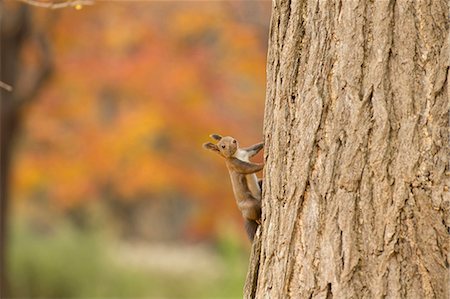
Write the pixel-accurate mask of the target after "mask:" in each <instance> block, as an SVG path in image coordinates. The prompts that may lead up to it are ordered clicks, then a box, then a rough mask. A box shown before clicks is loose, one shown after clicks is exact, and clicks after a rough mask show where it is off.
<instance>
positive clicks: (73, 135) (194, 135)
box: [13, 2, 270, 238]
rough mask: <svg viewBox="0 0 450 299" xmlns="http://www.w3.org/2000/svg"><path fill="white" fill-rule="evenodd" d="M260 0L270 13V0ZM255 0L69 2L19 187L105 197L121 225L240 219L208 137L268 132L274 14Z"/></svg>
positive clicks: (28, 137) (181, 231) (207, 226)
mask: <svg viewBox="0 0 450 299" xmlns="http://www.w3.org/2000/svg"><path fill="white" fill-rule="evenodd" d="M229 5H231V6H230V7H232V8H233V9H232V10H231V9H230V10H228V9H224V8H227V7H228V6H229ZM254 5H257V6H261V7H262V8H261V9H260V10H257V12H256V13H257V14H258V15H259V16H260V18H261V19H264V18H265V19H266V20H267V19H268V18H267V16H268V14H269V8H270V7H269V3H268V2H264V3H255V4H254ZM246 7H247V4H246V5H244V3H243V4H242V6H241V5H239V4H238V3H232V4H230V3H226V2H225V3H214V2H212V3H207V4H205V3H192V2H189V3H183V2H171V3H157V4H155V3H126V4H124V3H114V2H113V3H110V2H98V3H96V4H95V5H94V6H90V7H87V8H86V9H82V10H79V11H77V13H73V11H71V10H63V11H60V14H59V17H58V19H57V20H56V21H55V22H54V24H53V26H52V28H50V29H49V30H48V33H49V35H50V37H51V41H52V49H53V50H54V53H55V55H54V57H55V68H54V72H55V76H53V77H52V79H51V80H50V81H49V84H48V86H47V87H46V88H45V89H44V90H43V92H42V93H41V94H40V96H39V99H38V100H37V101H36V102H35V104H34V105H32V106H31V107H30V108H29V109H27V111H26V119H25V130H24V135H23V136H24V137H23V138H22V142H21V145H22V146H21V147H20V149H19V150H18V151H17V153H16V160H15V167H14V173H15V175H14V180H13V189H14V194H15V197H16V198H24V199H26V198H36V197H41V198H44V199H45V201H48V203H49V205H51V207H52V208H55V209H58V210H60V211H67V210H70V209H80V208H81V209H82V208H83V207H84V206H87V205H88V204H89V203H90V202H96V201H97V202H98V201H102V202H104V203H106V204H107V206H108V207H111V209H112V211H115V212H114V213H117V216H118V217H116V218H115V219H117V220H118V221H121V222H123V223H122V224H123V225H136V226H138V225H144V224H143V223H141V222H139V221H129V219H136V217H137V216H136V215H137V214H139V215H141V216H139V218H144V219H149V218H150V217H153V216H151V215H148V217H147V218H146V217H144V216H142V213H143V211H150V210H152V211H153V212H152V215H154V214H153V213H154V210H155V209H161V213H159V214H158V213H156V214H157V215H158V216H159V217H161V218H162V219H170V218H168V217H169V214H167V212H166V211H171V213H172V214H170V217H173V219H177V221H181V220H182V222H183V223H184V225H180V224H176V225H172V226H169V227H170V228H171V229H173V231H171V232H170V233H169V234H170V235H171V236H172V237H173V238H176V237H178V236H180V235H181V236H184V237H188V238H203V237H206V236H209V235H211V234H212V233H213V232H214V230H215V229H216V228H217V227H218V226H219V224H220V221H224V219H227V220H228V221H229V220H230V218H234V219H236V221H241V220H240V217H239V213H238V211H237V210H236V207H235V204H234V201H233V196H232V193H231V188H230V185H229V182H228V180H225V179H224V178H227V174H226V169H225V167H224V165H223V164H222V161H221V160H220V159H215V157H214V156H211V155H209V154H208V153H207V152H204V151H203V150H202V148H201V144H202V143H203V142H204V141H205V138H207V136H208V135H209V134H210V133H211V132H212V131H215V132H219V133H223V134H234V135H237V136H236V137H238V138H239V139H240V140H242V142H243V145H246V144H251V143H255V142H257V141H258V140H260V139H261V133H260V132H261V130H262V111H263V100H262V99H263V97H264V84H265V78H264V65H265V55H266V39H267V32H266V31H267V30H266V29H267V25H268V22H267V25H266V27H265V28H264V26H262V25H261V23H259V22H248V21H247V19H248V18H247V19H246V18H245V17H244V16H245V15H247V14H252V13H254V12H252V11H251V10H249V9H248V8H246ZM244 8H245V9H244ZM117 19H120V20H122V21H121V26H116V24H117V23H116V20H117ZM253 19H256V18H255V17H253ZM168 20H170V22H169V21H168ZM91 41H95V43H93V42H91ZM211 161H214V162H215V163H216V165H215V166H214V167H212V166H211ZM205 174H207V175H205ZM115 201H120V203H119V204H112V202H115ZM139 201H144V202H148V203H149V206H152V208H151V209H150V208H147V209H145V208H143V204H142V203H138V202H139ZM150 202H153V203H150ZM157 202H159V203H157ZM186 202H188V203H189V208H187V207H186V206H185V203H186ZM124 205H129V207H128V208H124ZM217 209H219V210H221V211H223V215H221V216H223V217H217V214H216V213H217V212H216V211H217ZM125 211H127V212H126V213H125ZM163 211H164V213H162V212H163ZM173 213H175V215H174V214H173ZM74 215H75V214H74ZM76 215H77V216H76V217H77V222H79V220H80V215H82V213H76ZM127 219H128V220H127ZM221 219H222V220H221ZM148 223H150V221H149V222H148ZM155 223H156V222H155ZM147 225H148V226H152V227H157V226H155V225H149V224H147ZM161 225H170V223H165V222H164V224H161ZM138 230H140V231H142V232H144V231H147V233H148V234H149V235H161V234H156V233H155V232H154V231H153V232H150V230H144V229H131V231H138ZM126 231H130V229H129V228H126Z"/></svg>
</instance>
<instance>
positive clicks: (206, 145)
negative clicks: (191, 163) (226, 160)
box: [203, 142, 219, 152]
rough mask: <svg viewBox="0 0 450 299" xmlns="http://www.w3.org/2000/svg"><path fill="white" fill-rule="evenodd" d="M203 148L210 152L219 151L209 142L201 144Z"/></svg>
mask: <svg viewBox="0 0 450 299" xmlns="http://www.w3.org/2000/svg"><path fill="white" fill-rule="evenodd" d="M203 148H205V149H207V150H210V151H216V152H218V151H219V148H218V147H217V145H215V144H213V143H211V142H207V143H203Z"/></svg>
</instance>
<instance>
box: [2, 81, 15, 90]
mask: <svg viewBox="0 0 450 299" xmlns="http://www.w3.org/2000/svg"><path fill="white" fill-rule="evenodd" d="M0 88H3V89H4V90H6V91H12V90H13V88H12V86H11V85H9V84H6V83H5V82H2V81H0Z"/></svg>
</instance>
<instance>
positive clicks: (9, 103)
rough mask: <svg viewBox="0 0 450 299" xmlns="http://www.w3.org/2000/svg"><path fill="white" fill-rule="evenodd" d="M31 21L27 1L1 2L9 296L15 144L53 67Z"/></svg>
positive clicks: (2, 189) (2, 290) (1, 294)
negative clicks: (30, 43)
mask: <svg viewBox="0 0 450 299" xmlns="http://www.w3.org/2000/svg"><path fill="white" fill-rule="evenodd" d="M30 22H31V13H30V11H29V9H28V8H27V6H26V5H24V4H21V3H11V2H10V3H3V2H0V29H1V30H0V45H1V51H0V54H1V55H0V66H1V67H0V81H2V82H3V83H7V84H8V85H12V86H13V90H12V92H10V91H7V90H5V89H0V298H7V297H8V296H9V292H8V279H7V273H8V271H7V260H6V251H7V247H8V246H7V244H8V236H7V235H8V218H9V217H8V214H9V183H10V180H9V179H10V168H11V158H12V152H13V145H14V141H15V137H16V134H17V131H18V128H19V127H20V122H21V114H22V110H23V107H24V105H25V104H27V103H28V102H29V101H30V100H32V99H33V98H35V96H36V93H37V92H38V90H39V89H40V88H41V87H42V85H43V83H44V82H45V80H46V79H47V78H48V76H49V75H50V70H51V61H50V53H49V48H48V45H47V40H46V37H45V34H43V33H41V32H39V31H38V29H37V28H36V27H34V28H33V27H32V26H31V24H30ZM27 39H35V41H36V43H37V44H38V45H39V46H38V47H36V48H33V49H34V50H36V51H38V52H40V54H41V56H42V57H41V61H40V64H39V66H38V67H36V69H35V70H29V68H30V67H29V66H27V65H25V64H24V63H23V61H21V51H22V50H23V47H24V46H25V43H26V42H27ZM24 78H26V79H27V80H24Z"/></svg>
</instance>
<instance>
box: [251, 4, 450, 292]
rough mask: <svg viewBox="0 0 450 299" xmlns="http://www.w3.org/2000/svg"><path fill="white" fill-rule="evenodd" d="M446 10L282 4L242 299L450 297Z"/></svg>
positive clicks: (272, 45) (273, 38)
mask: <svg viewBox="0 0 450 299" xmlns="http://www.w3.org/2000/svg"><path fill="white" fill-rule="evenodd" d="M448 14H449V4H448V1H447V0H428V1H425V0H420V1H407V0H401V1H400V0H397V1H395V0H391V1H365V0H352V1H347V0H328V1H327V0H324V1H313V0H305V1H302V0H293V1H274V3H273V12H272V24H271V32H270V41H269V55H268V68H267V71H268V74H267V81H268V83H267V84H268V85H267V97H266V114H265V125H264V131H265V144H266V146H265V160H266V166H265V169H264V175H265V183H264V184H265V185H264V190H263V219H262V221H263V224H262V228H261V236H260V237H257V238H256V239H255V243H254V248H253V251H254V252H253V255H252V258H251V263H250V269H249V274H248V277H247V283H246V287H245V290H244V291H245V297H247V298H449V282H450V281H449V261H448V255H449V232H448V231H447V230H448V228H449V227H450V197H449V192H448V184H449V180H448V175H449V168H448V145H449V139H448V128H449V127H448V124H449V123H448V120H449V113H448V109H449V95H448V90H449V81H448V76H449V57H450V54H449V17H448Z"/></svg>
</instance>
